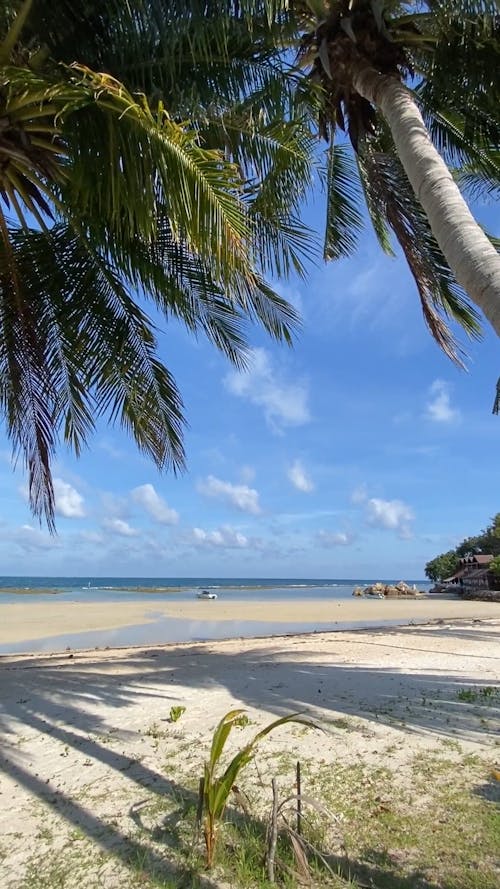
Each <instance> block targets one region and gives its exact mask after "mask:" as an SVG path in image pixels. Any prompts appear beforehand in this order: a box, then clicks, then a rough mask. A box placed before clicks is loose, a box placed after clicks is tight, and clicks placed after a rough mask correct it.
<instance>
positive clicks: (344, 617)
mask: <svg viewBox="0 0 500 889" xmlns="http://www.w3.org/2000/svg"><path fill="white" fill-rule="evenodd" d="M499 616H500V606H499V605H498V603H495V602H469V601H461V600H459V599H456V600H455V599H439V598H436V599H434V598H430V597H429V598H427V597H424V598H422V599H407V600H406V599H405V600H403V599H399V600H396V599H389V600H384V601H380V600H378V599H375V600H371V601H368V600H359V599H352V600H340V601H339V600H332V601H330V602H329V601H325V600H324V599H308V600H307V601H303V602H300V601H288V602H276V601H272V602H270V601H266V600H265V599H256V600H253V601H251V602H249V601H233V602H231V601H227V600H226V601H224V599H218V600H217V601H207V602H202V601H199V600H193V601H192V602H158V601H154V602H152V601H151V600H150V599H146V598H142V599H140V600H134V601H126V602H119V603H117V602H98V603H95V602H92V603H90V602H88V603H86V602H59V601H57V599H54V600H51V601H50V602H35V603H32V602H29V603H28V602H25V601H22V600H21V601H20V602H16V603H14V604H12V605H3V606H2V605H1V603H0V645H3V646H6V645H8V644H9V643H21V642H25V641H26V642H27V643H29V640H40V639H44V638H46V637H56V636H58V637H63V636H64V635H65V634H74V633H83V632H88V631H96V630H97V631H101V630H112V629H118V628H124V627H134V626H137V625H143V624H148V623H151V624H152V623H154V622H156V621H159V620H164V619H168V618H174V619H181V620H189V621H198V622H203V621H216V622H218V621H221V622H229V621H238V622H244V621H254V622H255V621H258V622H262V623H279V622H280V621H283V622H285V621H286V622H287V623H292V624H293V623H296V624H298V625H300V624H315V623H317V624H320V625H321V624H325V623H332V624H333V623H340V624H343V623H350V624H354V623H356V622H361V623H363V622H365V621H373V622H374V624H375V625H376V624H377V622H381V623H383V622H384V621H399V620H400V621H401V622H408V621H416V622H421V621H428V620H455V619H462V618H463V619H467V618H469V619H473V618H480V619H488V618H495V617H499ZM63 641H64V640H62V639H61V644H62V643H63ZM154 641H156V642H162V641H163V639H162V637H161V634H160V635H159V638H157V639H155V640H154ZM26 651H29V645H27V647H26Z"/></svg>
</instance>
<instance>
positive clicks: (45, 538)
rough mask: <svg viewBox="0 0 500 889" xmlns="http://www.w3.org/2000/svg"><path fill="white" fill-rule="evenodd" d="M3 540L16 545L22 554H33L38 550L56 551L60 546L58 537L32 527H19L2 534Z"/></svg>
mask: <svg viewBox="0 0 500 889" xmlns="http://www.w3.org/2000/svg"><path fill="white" fill-rule="evenodd" d="M3 537H4V539H7V540H9V541H11V542H12V543H14V544H17V545H18V546H19V547H20V548H21V549H22V550H23V551H24V552H26V553H34V552H37V551H40V550H50V549H58V548H59V547H60V546H61V540H60V538H59V537H55V536H52V535H51V534H48V533H47V532H46V531H42V530H40V528H34V527H33V526H32V525H21V527H20V528H16V529H14V530H12V531H8V532H4V533H3Z"/></svg>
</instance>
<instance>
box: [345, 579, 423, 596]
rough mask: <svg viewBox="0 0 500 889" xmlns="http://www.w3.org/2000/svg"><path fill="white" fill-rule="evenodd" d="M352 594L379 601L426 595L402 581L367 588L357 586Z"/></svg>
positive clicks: (374, 584)
mask: <svg viewBox="0 0 500 889" xmlns="http://www.w3.org/2000/svg"><path fill="white" fill-rule="evenodd" d="M352 594H353V596H374V597H375V598H377V599H381V598H384V599H393V598H398V597H403V598H404V597H407V598H408V597H410V598H414V597H415V596H424V595H425V593H423V592H421V590H417V588H416V587H415V586H410V585H409V584H407V583H405V582H404V580H400V581H399V583H395V584H392V583H380V582H379V583H373V584H372V585H371V586H366V587H360V586H357V587H355V588H354V590H353V593H352Z"/></svg>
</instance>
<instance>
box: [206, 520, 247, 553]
mask: <svg viewBox="0 0 500 889" xmlns="http://www.w3.org/2000/svg"><path fill="white" fill-rule="evenodd" d="M192 542H193V543H194V544H196V545H197V546H203V547H215V548H225V549H243V548H245V547H247V546H249V544H250V540H249V538H248V537H246V536H245V535H244V534H242V533H241V532H240V531H236V530H235V529H234V528H231V527H229V526H228V525H225V526H224V527H222V528H219V529H217V530H215V531H205V530H204V529H203V528H193V531H192Z"/></svg>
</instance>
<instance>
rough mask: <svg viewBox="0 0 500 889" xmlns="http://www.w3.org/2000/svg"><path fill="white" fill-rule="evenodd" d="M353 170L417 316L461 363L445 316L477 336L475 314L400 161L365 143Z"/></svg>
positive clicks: (477, 329)
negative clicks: (396, 252)
mask: <svg viewBox="0 0 500 889" xmlns="http://www.w3.org/2000/svg"><path fill="white" fill-rule="evenodd" d="M386 139H387V134H386ZM380 148H381V146H380V145H379V149H380ZM359 170H360V175H361V177H362V181H363V187H364V191H365V194H366V195H367V205H368V208H369V210H370V211H372V213H373V215H372V219H373V225H374V228H375V231H376V232H377V234H378V235H379V239H380V234H379V233H382V239H381V240H382V244H385V242H386V239H387V236H388V231H387V227H386V226H384V227H383V228H381V225H383V224H384V223H385V221H386V222H387V224H388V226H389V227H390V228H391V229H392V231H393V233H394V234H395V236H396V238H397V240H398V241H399V244H400V246H401V248H402V250H403V253H404V255H405V257H406V260H407V262H408V265H409V267H410V270H411V272H412V274H413V277H414V279H415V282H416V285H417V289H418V293H419V296H420V301H421V305H422V311H423V315H424V318H425V321H426V323H427V325H428V327H429V329H430V331H431V333H432V335H433V337H434V339H435V340H436V342H437V343H438V344H439V345H440V346H441V348H442V349H443V351H444V352H445V353H446V354H447V355H448V357H449V358H451V359H452V360H453V361H454V362H455V363H456V364H458V365H460V366H463V362H464V358H465V353H464V352H463V349H462V348H461V347H460V345H459V344H458V343H457V341H456V339H455V337H454V335H453V333H452V332H451V330H450V328H449V325H448V320H449V319H450V318H453V319H454V320H456V321H457V322H458V323H459V324H460V325H461V326H462V327H463V328H464V330H465V331H466V333H467V335H468V336H469V337H473V338H477V337H479V336H480V325H479V316H478V314H477V313H476V311H475V310H474V308H473V307H472V305H471V304H470V303H469V302H468V300H467V299H466V295H465V293H464V292H463V291H462V290H461V288H459V287H458V285H457V284H456V282H455V280H454V278H453V275H452V273H451V271H450V269H449V267H448V265H447V263H446V261H445V259H444V257H443V255H442V253H441V251H440V249H439V247H438V245H437V242H436V240H435V238H434V236H433V234H432V231H431V229H430V227H429V224H428V222H427V219H426V217H425V214H424V212H423V210H422V208H421V207H420V205H419V203H418V201H417V200H416V198H415V195H414V193H413V190H412V188H411V186H410V183H409V182H408V179H407V177H406V174H405V172H404V170H403V168H402V166H401V164H400V162H399V161H398V160H397V158H396V157H395V155H394V153H393V152H386V151H383V150H378V151H377V147H376V146H375V145H374V144H373V143H371V144H370V146H365V150H364V152H363V154H362V155H361V156H360V158H359Z"/></svg>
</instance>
